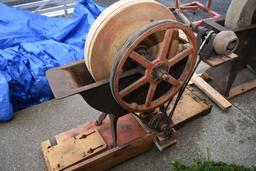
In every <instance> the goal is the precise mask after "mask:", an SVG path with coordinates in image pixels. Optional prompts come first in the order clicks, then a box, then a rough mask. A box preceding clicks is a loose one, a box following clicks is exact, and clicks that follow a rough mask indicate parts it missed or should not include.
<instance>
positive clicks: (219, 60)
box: [203, 53, 238, 67]
mask: <svg viewBox="0 0 256 171" xmlns="http://www.w3.org/2000/svg"><path fill="white" fill-rule="evenodd" d="M236 58H238V55H236V54H234V53H232V54H230V55H217V56H212V57H210V58H205V59H204V60H203V61H204V62H205V63H206V64H208V65H210V66H211V67H216V66H218V65H221V64H223V63H225V62H228V61H233V60H235V59H236Z"/></svg>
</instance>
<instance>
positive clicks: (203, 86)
mask: <svg viewBox="0 0 256 171" xmlns="http://www.w3.org/2000/svg"><path fill="white" fill-rule="evenodd" d="M192 82H194V84H195V85H196V86H197V87H198V88H199V89H200V90H201V91H202V92H204V93H205V94H206V95H207V96H208V97H209V98H210V99H211V100H213V101H214V102H215V103H216V104H217V105H218V106H219V107H220V108H221V109H222V110H224V111H226V110H228V109H229V108H230V107H231V106H232V104H231V103H230V102H229V101H228V100H227V99H225V98H224V97H223V96H222V95H221V94H220V93H219V92H217V91H216V90H215V89H214V88H212V86H210V85H209V84H208V83H207V82H206V81H204V80H203V79H202V78H201V77H199V76H198V75H196V74H195V75H193V77H192Z"/></svg>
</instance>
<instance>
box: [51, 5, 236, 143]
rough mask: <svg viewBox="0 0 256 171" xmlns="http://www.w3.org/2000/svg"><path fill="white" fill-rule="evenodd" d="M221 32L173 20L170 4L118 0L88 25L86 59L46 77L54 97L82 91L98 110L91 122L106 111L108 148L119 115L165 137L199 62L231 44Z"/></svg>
mask: <svg viewBox="0 0 256 171" xmlns="http://www.w3.org/2000/svg"><path fill="white" fill-rule="evenodd" d="M192 30H194V31H196V32H197V33H198V38H196V36H195V34H194V32H193V31H192ZM224 33H225V34H223V32H219V31H217V30H211V29H208V28H207V27H203V26H200V27H198V26H192V25H185V24H182V23H179V22H177V21H176V18H175V16H174V15H173V14H172V12H171V11H170V10H169V8H167V7H165V6H164V5H162V4H160V3H158V2H156V1H153V0H140V1H137V0H128V1H127V0H122V1H119V2H117V3H115V4H113V5H111V6H110V7H109V8H107V9H106V10H105V11H104V12H103V13H102V14H101V15H100V16H99V17H98V18H97V20H96V21H95V23H94V24H93V26H92V27H91V29H90V31H89V34H88V37H87V40H86V44H85V54H84V57H85V62H84V61H80V62H76V63H73V64H69V65H66V66H63V67H60V68H56V69H53V70H49V71H47V77H48V80H49V83H50V86H51V89H52V91H53V93H54V96H55V98H57V99H59V98H64V97H67V96H70V95H73V94H81V96H82V97H83V98H84V100H85V101H86V102H87V103H88V104H89V105H90V106H92V107H93V108H95V109H97V110H98V111H101V112H102V114H101V115H100V117H99V119H98V121H97V122H96V124H98V125H100V124H102V121H103V120H104V118H105V117H106V116H107V115H109V118H110V120H111V130H112V137H113V145H112V147H116V145H117V144H116V141H117V133H116V125H117V121H118V118H119V117H121V116H123V115H126V114H128V113H133V114H134V115H135V116H136V117H137V118H138V119H139V120H140V121H141V122H142V123H143V124H145V127H147V128H148V129H149V130H150V131H153V132H157V133H158V134H159V135H161V136H162V137H169V136H172V134H173V131H172V126H173V124H172V115H173V112H174V110H175V108H176V106H177V103H178V101H179V100H180V98H181V96H182V94H183V92H184V90H185V88H186V86H187V84H188V82H189V80H190V78H191V77H192V75H193V73H194V71H195V69H196V68H197V66H198V64H199V62H200V61H201V59H203V58H207V57H208V56H210V55H211V54H212V53H221V54H230V53H232V52H234V50H235V49H236V47H237V46H238V39H237V37H236V35H235V34H234V32H232V31H225V32H224ZM181 34H182V35H183V36H182V38H181V36H180V35H181ZM220 35H221V36H222V38H223V39H225V40H226V42H225V43H226V44H225V45H223V46H222V47H218V46H214V43H213V42H215V44H217V45H218V43H220V42H221V41H222V40H219V39H217V38H218V37H219V36H220ZM216 41H217V43H216ZM218 41H219V42H218ZM215 47H216V48H217V50H215ZM173 102H174V103H173ZM170 106H171V108H172V110H171V112H167V109H168V108H170Z"/></svg>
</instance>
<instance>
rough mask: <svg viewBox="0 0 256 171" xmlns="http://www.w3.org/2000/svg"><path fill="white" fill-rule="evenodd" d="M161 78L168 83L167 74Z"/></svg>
mask: <svg viewBox="0 0 256 171" xmlns="http://www.w3.org/2000/svg"><path fill="white" fill-rule="evenodd" d="M161 78H162V80H164V81H168V79H169V77H168V74H166V73H164V74H162V76H161Z"/></svg>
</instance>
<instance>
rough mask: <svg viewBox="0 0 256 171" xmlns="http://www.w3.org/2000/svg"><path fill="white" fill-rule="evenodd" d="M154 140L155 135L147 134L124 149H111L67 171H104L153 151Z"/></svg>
mask: <svg viewBox="0 0 256 171" xmlns="http://www.w3.org/2000/svg"><path fill="white" fill-rule="evenodd" d="M152 139H153V134H146V135H145V136H143V137H141V138H140V139H137V140H134V141H132V142H130V143H129V144H127V145H125V146H123V147H117V148H114V149H110V150H108V151H106V152H104V153H102V154H100V155H98V156H95V157H94V158H91V159H89V160H86V161H83V162H81V163H78V164H77V165H74V166H72V167H70V168H68V169H67V170H65V171H73V170H76V171H78V170H81V171H83V170H95V171H96V170H97V171H104V170H106V169H109V168H111V167H113V166H115V165H117V164H119V163H122V162H124V161H126V160H128V159H130V158H132V157H134V156H136V155H138V154H141V153H143V152H145V151H147V150H149V149H151V148H152V147H153V146H154V144H153V141H152Z"/></svg>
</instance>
